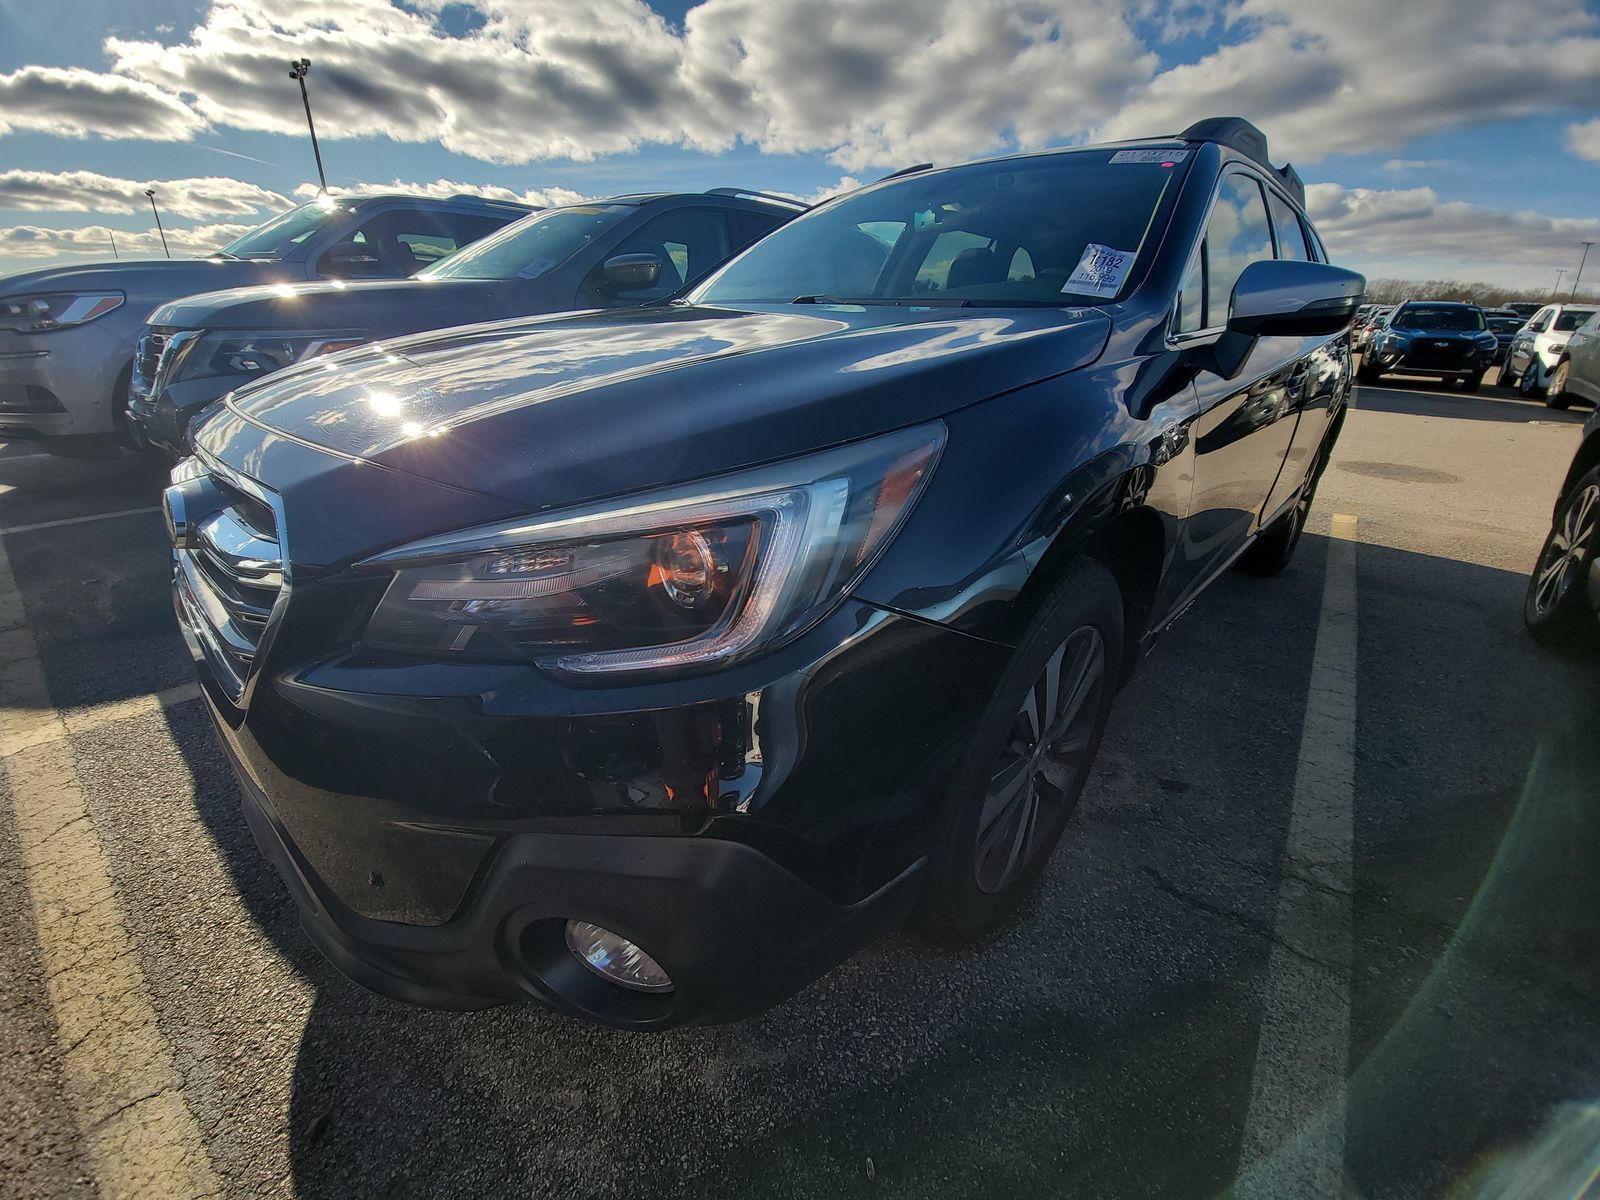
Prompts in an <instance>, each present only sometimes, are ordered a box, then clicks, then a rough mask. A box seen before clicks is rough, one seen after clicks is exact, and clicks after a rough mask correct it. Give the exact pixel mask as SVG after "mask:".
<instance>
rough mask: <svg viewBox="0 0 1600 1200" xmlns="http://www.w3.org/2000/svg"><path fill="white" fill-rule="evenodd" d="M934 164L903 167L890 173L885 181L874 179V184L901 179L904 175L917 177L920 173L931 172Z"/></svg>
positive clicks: (884, 178)
mask: <svg viewBox="0 0 1600 1200" xmlns="http://www.w3.org/2000/svg"><path fill="white" fill-rule="evenodd" d="M932 169H933V164H932V163H917V164H916V165H915V166H910V167H901V168H900V169H899V170H898V171H890V172H889V173H888V174H887V175H885V176H884V177H883V179H874V180H873V181H872V182H873V183H883V182H884V181H885V180H888V179H899V178H900V177H901V176H902V175H915V174H916V173H917V172H918V171H931V170H932Z"/></svg>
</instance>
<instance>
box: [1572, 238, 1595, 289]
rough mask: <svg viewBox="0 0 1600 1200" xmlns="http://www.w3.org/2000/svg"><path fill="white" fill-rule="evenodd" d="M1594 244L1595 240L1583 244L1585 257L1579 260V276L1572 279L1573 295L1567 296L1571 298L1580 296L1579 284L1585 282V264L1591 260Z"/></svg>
mask: <svg viewBox="0 0 1600 1200" xmlns="http://www.w3.org/2000/svg"><path fill="white" fill-rule="evenodd" d="M1592 245H1594V243H1593V242H1585V243H1584V244H1583V257H1582V258H1580V259H1579V260H1578V277H1577V278H1576V279H1574V280H1573V281H1572V295H1570V296H1568V297H1567V299H1569V300H1576V299H1577V298H1578V285H1579V284H1580V283H1582V282H1583V264H1584V263H1586V262H1588V261H1589V247H1590V246H1592Z"/></svg>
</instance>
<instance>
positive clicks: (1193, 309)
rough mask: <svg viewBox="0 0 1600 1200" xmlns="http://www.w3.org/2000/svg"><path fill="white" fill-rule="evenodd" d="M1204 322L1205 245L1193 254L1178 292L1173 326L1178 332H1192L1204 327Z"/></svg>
mask: <svg viewBox="0 0 1600 1200" xmlns="http://www.w3.org/2000/svg"><path fill="white" fill-rule="evenodd" d="M1205 322H1206V252H1205V247H1204V246H1202V247H1201V248H1200V253H1199V254H1196V255H1195V256H1194V265H1193V266H1191V267H1190V268H1189V274H1188V277H1187V278H1185V279H1184V281H1183V289H1182V290H1181V291H1180V292H1179V293H1178V313H1177V320H1176V323H1175V324H1174V326H1173V328H1174V329H1176V330H1177V331H1178V332H1179V333H1193V332H1194V331H1195V330H1197V329H1201V328H1204V326H1205Z"/></svg>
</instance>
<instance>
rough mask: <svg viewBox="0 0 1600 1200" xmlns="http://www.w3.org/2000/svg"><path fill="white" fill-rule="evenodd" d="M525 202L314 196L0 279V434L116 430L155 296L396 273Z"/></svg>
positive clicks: (101, 434) (524, 210)
mask: <svg viewBox="0 0 1600 1200" xmlns="http://www.w3.org/2000/svg"><path fill="white" fill-rule="evenodd" d="M529 211H530V210H529V208H528V206H527V205H525V204H513V203H508V202H504V201H499V200H484V199H481V198H479V197H477V196H451V197H448V198H442V199H434V198H432V197H428V196H410V195H373V196H358V197H350V198H340V199H332V198H329V197H323V198H321V199H319V200H315V201H313V202H311V203H309V204H303V205H301V206H300V207H299V208H293V209H290V210H289V211H288V212H286V213H282V214H280V215H278V216H276V217H274V218H273V219H272V220H270V221H268V222H266V223H265V224H264V225H261V226H260V227H259V228H256V229H252V230H251V231H250V232H249V233H247V234H245V235H244V236H243V237H241V238H239V239H238V240H237V241H234V242H232V243H231V244H229V245H227V246H224V247H223V248H222V249H221V250H218V251H217V252H216V253H215V254H213V255H211V256H209V257H207V258H183V259H154V260H150V261H144V262H141V261H133V262H127V261H117V262H99V263H85V264H81V265H74V266H67V267H47V268H45V269H43V270H39V271H27V272H24V273H22V274H19V275H8V276H5V277H3V278H0V437H4V438H44V439H46V440H45V443H44V445H45V448H46V449H70V448H71V447H73V446H75V445H81V444H84V443H83V440H82V439H86V438H93V439H105V440H108V441H109V440H110V439H109V438H108V437H107V436H106V435H112V434H116V435H119V436H120V435H123V434H125V432H126V421H125V416H126V414H125V408H126V405H127V401H128V385H129V381H130V380H131V379H132V377H133V373H134V353H135V349H136V343H137V342H138V339H139V336H140V334H141V333H142V332H143V330H144V323H145V318H146V317H147V316H148V315H149V313H150V310H151V309H152V308H154V307H155V306H156V305H158V304H164V303H166V302H167V301H169V300H175V299H177V298H178V297H180V296H188V295H192V294H193V293H195V292H209V291H214V290H216V289H217V288H228V287H239V286H242V285H244V284H266V283H273V284H280V285H281V284H283V283H286V282H289V281H293V280H304V279H341V280H343V279H367V278H399V277H402V276H405V275H410V274H412V273H413V272H414V271H416V270H417V269H418V268H420V267H423V266H426V265H427V264H428V263H431V262H434V261H436V260H437V259H440V258H443V257H444V256H445V255H447V254H449V253H451V252H452V251H454V250H456V249H457V248H458V247H461V246H465V245H466V244H467V243H469V242H473V241H476V240H477V239H478V238H480V237H483V236H484V235H485V234H488V233H492V232H493V231H494V230H496V229H499V228H500V227H501V226H502V225H505V224H506V223H507V222H510V221H515V220H517V219H518V218H519V217H523V216H526V215H527V214H528V212H529ZM141 349H142V350H143V351H144V352H148V350H149V348H148V347H147V346H146V347H142V348H141Z"/></svg>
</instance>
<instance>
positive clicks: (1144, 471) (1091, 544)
mask: <svg viewBox="0 0 1600 1200" xmlns="http://www.w3.org/2000/svg"><path fill="white" fill-rule="evenodd" d="M1151 471H1152V468H1151V467H1149V466H1147V465H1141V466H1136V467H1133V468H1131V469H1130V470H1128V471H1127V472H1125V473H1124V474H1122V475H1120V476H1118V477H1117V478H1116V479H1114V480H1112V481H1111V482H1110V483H1108V484H1106V485H1105V487H1103V488H1102V489H1101V490H1100V491H1099V492H1098V493H1097V494H1096V495H1095V496H1094V497H1092V498H1091V499H1090V500H1089V501H1088V502H1086V503H1084V504H1083V505H1082V506H1080V507H1079V508H1078V509H1077V510H1076V512H1075V514H1074V516H1073V518H1071V519H1069V520H1068V521H1067V522H1066V523H1065V524H1064V525H1063V527H1062V528H1061V529H1060V530H1058V531H1057V532H1056V534H1055V535H1054V536H1053V537H1052V538H1051V539H1050V540H1049V542H1048V544H1047V545H1046V546H1045V548H1044V550H1043V552H1042V553H1041V554H1040V555H1039V557H1038V560H1037V562H1036V563H1035V564H1034V565H1033V567H1032V569H1031V570H1030V571H1029V573H1028V577H1027V580H1026V582H1025V583H1024V584H1023V587H1022V590H1021V592H1020V593H1019V595H1018V597H1017V603H1016V604H1015V605H1014V606H1013V617H1012V620H1013V630H1014V631H1015V630H1020V629H1022V628H1023V627H1025V626H1026V624H1027V622H1028V621H1029V620H1030V619H1031V618H1032V615H1033V613H1034V612H1035V611H1036V610H1037V608H1038V606H1039V605H1040V604H1041V603H1042V602H1043V601H1044V599H1045V598H1046V597H1047V596H1048V595H1049V594H1050V592H1051V590H1052V588H1053V587H1054V586H1055V584H1056V581H1057V580H1059V579H1060V578H1061V576H1062V575H1063V574H1064V573H1065V572H1066V570H1067V568H1068V567H1069V566H1070V565H1071V564H1072V563H1073V562H1074V561H1076V560H1077V559H1078V558H1080V557H1089V558H1093V559H1095V560H1096V561H1097V562H1099V563H1101V564H1103V565H1104V566H1105V567H1106V568H1107V569H1108V570H1109V571H1110V572H1111V574H1112V575H1113V576H1114V577H1115V579H1116V581H1117V587H1118V588H1119V589H1120V590H1121V592H1122V611H1123V638H1124V645H1123V657H1122V661H1123V666H1124V674H1125V675H1126V673H1127V672H1129V671H1131V670H1132V668H1133V666H1134V665H1135V664H1136V663H1137V662H1138V659H1139V653H1138V651H1139V647H1140V644H1141V643H1142V642H1143V640H1144V636H1145V634H1146V633H1147V632H1148V630H1149V628H1150V626H1151V624H1152V618H1153V612H1154V609H1155V605H1156V600H1157V598H1158V596H1159V595H1160V591H1161V579H1162V576H1163V574H1164V573H1165V569H1166V563H1167V557H1168V552H1169V550H1170V548H1171V544H1172V540H1173V538H1172V526H1173V524H1174V522H1173V521H1172V519H1171V518H1170V517H1169V516H1166V515H1164V514H1163V513H1161V512H1160V511H1159V510H1157V509H1156V508H1155V507H1153V506H1151V505H1150V504H1148V503H1145V499H1146V494H1147V492H1148V490H1149V478H1150V473H1151Z"/></svg>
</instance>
